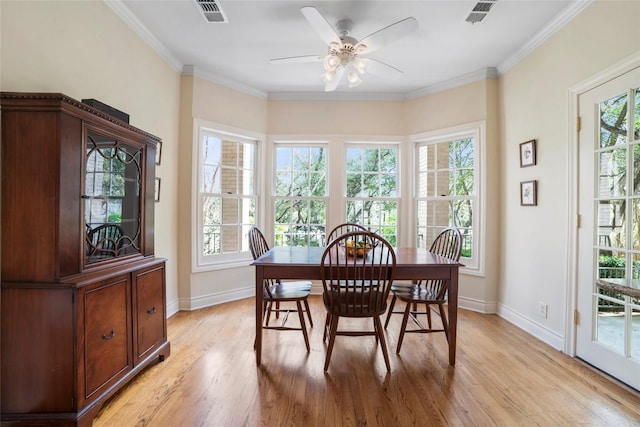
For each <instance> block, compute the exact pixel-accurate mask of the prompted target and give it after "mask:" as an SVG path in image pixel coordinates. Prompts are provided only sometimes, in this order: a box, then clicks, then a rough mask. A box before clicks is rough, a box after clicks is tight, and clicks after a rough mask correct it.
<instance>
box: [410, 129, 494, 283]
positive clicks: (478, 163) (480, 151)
mask: <svg viewBox="0 0 640 427" xmlns="http://www.w3.org/2000/svg"><path fill="white" fill-rule="evenodd" d="M465 138H473V139H474V140H475V144H476V145H475V147H474V148H475V149H474V154H475V158H474V165H475V167H474V178H475V182H474V188H475V197H474V202H475V203H474V207H475V208H474V212H473V221H472V227H473V245H472V252H471V253H472V254H473V256H472V257H471V258H460V262H461V263H462V264H464V267H462V268H461V269H460V272H461V273H464V274H470V275H476V276H484V259H485V250H486V247H485V238H484V233H485V223H486V220H485V218H486V208H485V206H486V203H485V199H486V196H485V191H484V189H485V188H486V174H485V167H484V166H485V159H486V123H485V122H484V121H479V122H472V123H467V124H462V125H459V126H453V127H449V128H444V129H438V130H434V131H430V132H424V133H420V134H416V135H412V136H410V137H409V140H410V142H411V145H412V149H413V155H414V157H415V161H414V162H413V168H414V173H413V182H414V186H413V212H414V213H413V215H414V217H415V215H416V210H417V207H418V172H419V167H418V155H417V150H418V147H419V146H421V145H424V144H436V143H442V142H448V141H454V140H459V139H465ZM429 198H432V197H429ZM436 198H437V197H436ZM422 199H424V198H421V200H422ZM443 200H444V199H443ZM416 227H417V222H415V223H414V226H413V230H412V235H413V237H412V240H413V241H414V245H416V244H417V243H418V242H417V241H416V240H417V239H416V234H417V233H416Z"/></svg>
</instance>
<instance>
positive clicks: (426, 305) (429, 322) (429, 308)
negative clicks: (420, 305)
mask: <svg viewBox="0 0 640 427" xmlns="http://www.w3.org/2000/svg"><path fill="white" fill-rule="evenodd" d="M424 311H425V312H426V313H427V323H428V325H429V329H433V327H432V326H431V306H430V305H429V304H425V310H424Z"/></svg>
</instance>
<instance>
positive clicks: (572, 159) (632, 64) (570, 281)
mask: <svg viewBox="0 0 640 427" xmlns="http://www.w3.org/2000/svg"><path fill="white" fill-rule="evenodd" d="M637 67H640V52H636V53H634V54H633V55H631V56H629V57H627V58H625V59H623V60H622V61H620V62H618V63H616V64H614V65H612V66H610V67H607V68H605V69H604V70H602V71H600V72H598V73H596V74H594V75H593V76H591V77H589V78H588V79H586V80H583V81H582V82H580V83H578V84H577V85H575V86H573V87H571V88H570V89H569V109H568V110H569V117H568V119H569V120H568V124H569V128H568V132H567V133H568V136H569V147H568V158H567V172H568V178H569V189H568V198H569V212H568V214H569V217H568V224H569V229H568V231H567V232H568V242H569V245H568V247H569V250H568V251H567V287H566V290H565V301H566V311H565V328H564V329H565V339H564V348H563V352H564V353H566V354H568V355H569V356H571V357H575V355H576V339H577V338H576V328H577V323H576V319H575V315H574V313H575V312H576V309H577V307H578V228H579V227H580V218H579V214H578V197H579V188H578V183H579V174H580V169H579V162H578V155H579V148H580V147H579V140H578V123H579V120H578V110H579V108H578V104H579V97H580V95H582V94H584V93H586V92H589V91H590V90H592V89H594V88H596V87H598V86H600V85H602V84H604V83H607V82H609V81H611V80H613V79H615V78H617V77H619V76H621V75H622V74H625V73H627V72H629V71H631V70H633V69H634V68H637ZM578 321H579V319H578Z"/></svg>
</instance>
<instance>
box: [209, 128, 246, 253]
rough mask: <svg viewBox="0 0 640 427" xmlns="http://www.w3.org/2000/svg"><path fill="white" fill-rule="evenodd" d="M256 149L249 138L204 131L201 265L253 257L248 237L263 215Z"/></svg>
mask: <svg viewBox="0 0 640 427" xmlns="http://www.w3.org/2000/svg"><path fill="white" fill-rule="evenodd" d="M256 147H257V141H256V140H252V139H250V138H248V137H243V136H238V135H231V134H226V133H222V132H218V131H213V130H210V129H204V128H201V130H200V143H199V153H198V154H199V171H198V177H199V180H198V181H199V182H198V199H199V200H198V201H199V203H198V227H199V233H198V252H199V253H198V265H206V264H219V263H229V262H231V261H237V260H240V259H245V258H247V257H248V250H249V247H248V241H247V238H246V235H247V232H248V231H249V228H250V227H251V226H252V225H253V224H255V222H256V215H257V194H256V185H255V179H256V175H255V168H256V159H255V157H256ZM243 253H244V254H243Z"/></svg>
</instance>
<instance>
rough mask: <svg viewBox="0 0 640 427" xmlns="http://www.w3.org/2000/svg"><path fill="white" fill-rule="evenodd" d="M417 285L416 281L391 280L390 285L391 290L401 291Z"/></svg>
mask: <svg viewBox="0 0 640 427" xmlns="http://www.w3.org/2000/svg"><path fill="white" fill-rule="evenodd" d="M416 286H418V284H417V283H412V282H393V284H392V285H391V292H403V291H405V292H406V291H407V290H411V289H413V288H415V287H416Z"/></svg>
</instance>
